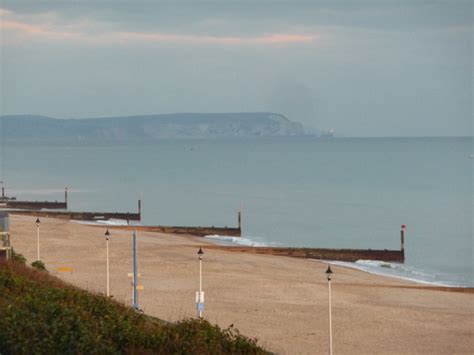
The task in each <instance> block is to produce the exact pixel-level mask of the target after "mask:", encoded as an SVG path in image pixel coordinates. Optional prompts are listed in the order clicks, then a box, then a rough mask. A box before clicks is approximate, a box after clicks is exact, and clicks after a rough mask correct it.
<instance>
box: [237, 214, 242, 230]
mask: <svg viewBox="0 0 474 355" xmlns="http://www.w3.org/2000/svg"><path fill="white" fill-rule="evenodd" d="M237 220H238V225H239V229H240V230H242V211H239V213H238V215H237Z"/></svg>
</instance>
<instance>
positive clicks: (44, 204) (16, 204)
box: [5, 200, 67, 210]
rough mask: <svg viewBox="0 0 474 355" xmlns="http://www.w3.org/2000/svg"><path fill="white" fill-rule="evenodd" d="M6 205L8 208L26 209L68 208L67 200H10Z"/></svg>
mask: <svg viewBox="0 0 474 355" xmlns="http://www.w3.org/2000/svg"><path fill="white" fill-rule="evenodd" d="M5 206H6V207H7V208H18V209H25V210H42V209H50V210H53V209H55V210H56V209H57V210H65V209H67V202H58V201H18V200H9V201H7V202H6V203H5Z"/></svg>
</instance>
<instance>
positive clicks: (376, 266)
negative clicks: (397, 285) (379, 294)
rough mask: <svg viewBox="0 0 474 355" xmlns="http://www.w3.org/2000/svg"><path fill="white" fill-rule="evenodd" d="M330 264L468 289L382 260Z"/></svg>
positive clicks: (432, 274) (402, 265)
mask: <svg viewBox="0 0 474 355" xmlns="http://www.w3.org/2000/svg"><path fill="white" fill-rule="evenodd" d="M328 263H329V264H333V265H339V266H344V267H349V268H352V269H357V270H360V271H365V272H368V273H370V274H376V275H382V276H388V277H393V278H397V279H400V280H406V281H414V282H418V283H422V284H426V285H432V286H443V287H467V286H463V285H459V284H456V283H454V282H449V281H442V280H439V279H438V277H439V275H436V274H434V273H428V272H425V271H422V270H419V269H416V268H414V267H412V266H408V265H405V264H397V263H389V262H386V261H380V260H357V261H356V262H346V261H328Z"/></svg>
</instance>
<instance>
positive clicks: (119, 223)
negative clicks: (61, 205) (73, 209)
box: [71, 218, 140, 226]
mask: <svg viewBox="0 0 474 355" xmlns="http://www.w3.org/2000/svg"><path fill="white" fill-rule="evenodd" d="M71 222H73V223H78V224H88V225H95V226H98V225H99V226H102V225H105V226H127V225H134V226H136V225H140V223H133V221H130V223H127V221H126V220H125V219H114V218H111V219H107V220H96V221H79V220H71Z"/></svg>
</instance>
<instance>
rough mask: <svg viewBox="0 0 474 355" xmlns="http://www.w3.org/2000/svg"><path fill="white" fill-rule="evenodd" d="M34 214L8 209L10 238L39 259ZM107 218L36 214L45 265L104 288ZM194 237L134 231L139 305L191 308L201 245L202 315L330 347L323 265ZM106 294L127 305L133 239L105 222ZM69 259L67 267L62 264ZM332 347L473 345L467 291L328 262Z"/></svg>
mask: <svg viewBox="0 0 474 355" xmlns="http://www.w3.org/2000/svg"><path fill="white" fill-rule="evenodd" d="M35 219H36V218H34V217H27V216H13V215H11V216H10V223H11V227H10V228H11V243H12V246H13V247H14V249H15V251H16V252H19V253H22V254H23V255H24V256H25V257H26V258H27V259H28V262H29V263H31V262H32V261H34V260H35V259H36V225H35V223H34V221H35ZM105 230H106V227H105V226H104V227H103V228H98V227H93V226H88V225H83V224H78V223H74V222H69V221H66V220H57V219H47V218H43V219H42V220H41V229H40V231H41V234H40V236H41V259H42V260H43V261H44V262H45V264H46V267H47V269H48V270H49V271H50V273H51V274H53V275H56V276H58V277H60V278H62V279H64V280H65V281H67V282H70V283H72V284H74V285H77V286H79V287H82V288H85V289H88V290H91V291H95V292H103V293H105V287H106V263H105V260H106V244H105V238H104V232H105ZM210 243H211V242H210V241H208V240H206V239H204V238H198V237H191V236H174V235H168V234H159V233H151V232H141V233H139V235H138V255H139V263H138V267H139V273H140V274H141V278H140V284H141V285H143V288H144V289H143V290H142V291H140V294H139V305H140V307H141V308H142V309H143V311H144V312H145V313H147V314H150V315H153V316H156V317H159V318H162V319H165V320H169V321H176V320H179V319H182V318H187V317H195V316H196V308H195V292H196V291H197V289H198V257H197V254H196V253H197V251H198V248H199V247H203V250H204V253H205V254H204V259H203V260H204V262H203V275H204V276H203V277H204V278H203V280H204V281H203V286H204V291H205V296H206V297H205V298H206V299H205V301H206V309H205V311H204V317H205V318H206V319H207V320H209V321H210V322H213V323H217V324H219V325H220V326H221V327H224V328H226V327H228V326H230V325H231V324H233V325H234V326H235V327H237V328H238V329H239V330H240V331H241V333H243V334H245V335H247V336H250V337H256V338H257V339H258V340H259V343H260V344H261V345H262V346H264V347H265V348H267V349H268V350H270V351H274V352H276V353H279V354H324V353H327V351H328V285H327V281H326V275H325V274H324V271H325V270H326V268H327V265H326V264H325V263H322V262H318V261H314V260H304V259H295V258H289V257H279V256H270V255H255V254H244V253H236V252H228V251H224V250H215V249H212V250H211V249H209V250H208V249H206V245H208V244H210ZM109 246H110V272H111V293H112V295H113V296H114V298H115V299H117V300H120V301H123V302H125V303H127V304H131V291H132V290H131V279H130V278H129V277H128V273H131V272H132V248H131V246H132V238H131V233H130V232H129V231H120V230H111V239H110V244H109ZM60 268H71V269H72V271H71V272H60V271H58V270H59V269H60ZM333 271H334V274H333V281H332V305H333V313H332V315H333V332H334V353H335V354H389V353H392V354H393V353H396V354H410V353H413V354H415V353H418V354H423V353H430V354H463V353H465V354H467V353H472V352H473V351H474V293H472V290H466V291H465V292H460V291H459V290H455V292H453V290H449V289H444V288H438V287H430V286H424V285H421V284H416V283H411V282H407V281H402V280H397V279H393V278H387V277H382V276H377V275H371V274H368V273H365V272H361V271H357V270H353V269H347V268H343V267H338V266H334V267H333Z"/></svg>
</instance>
